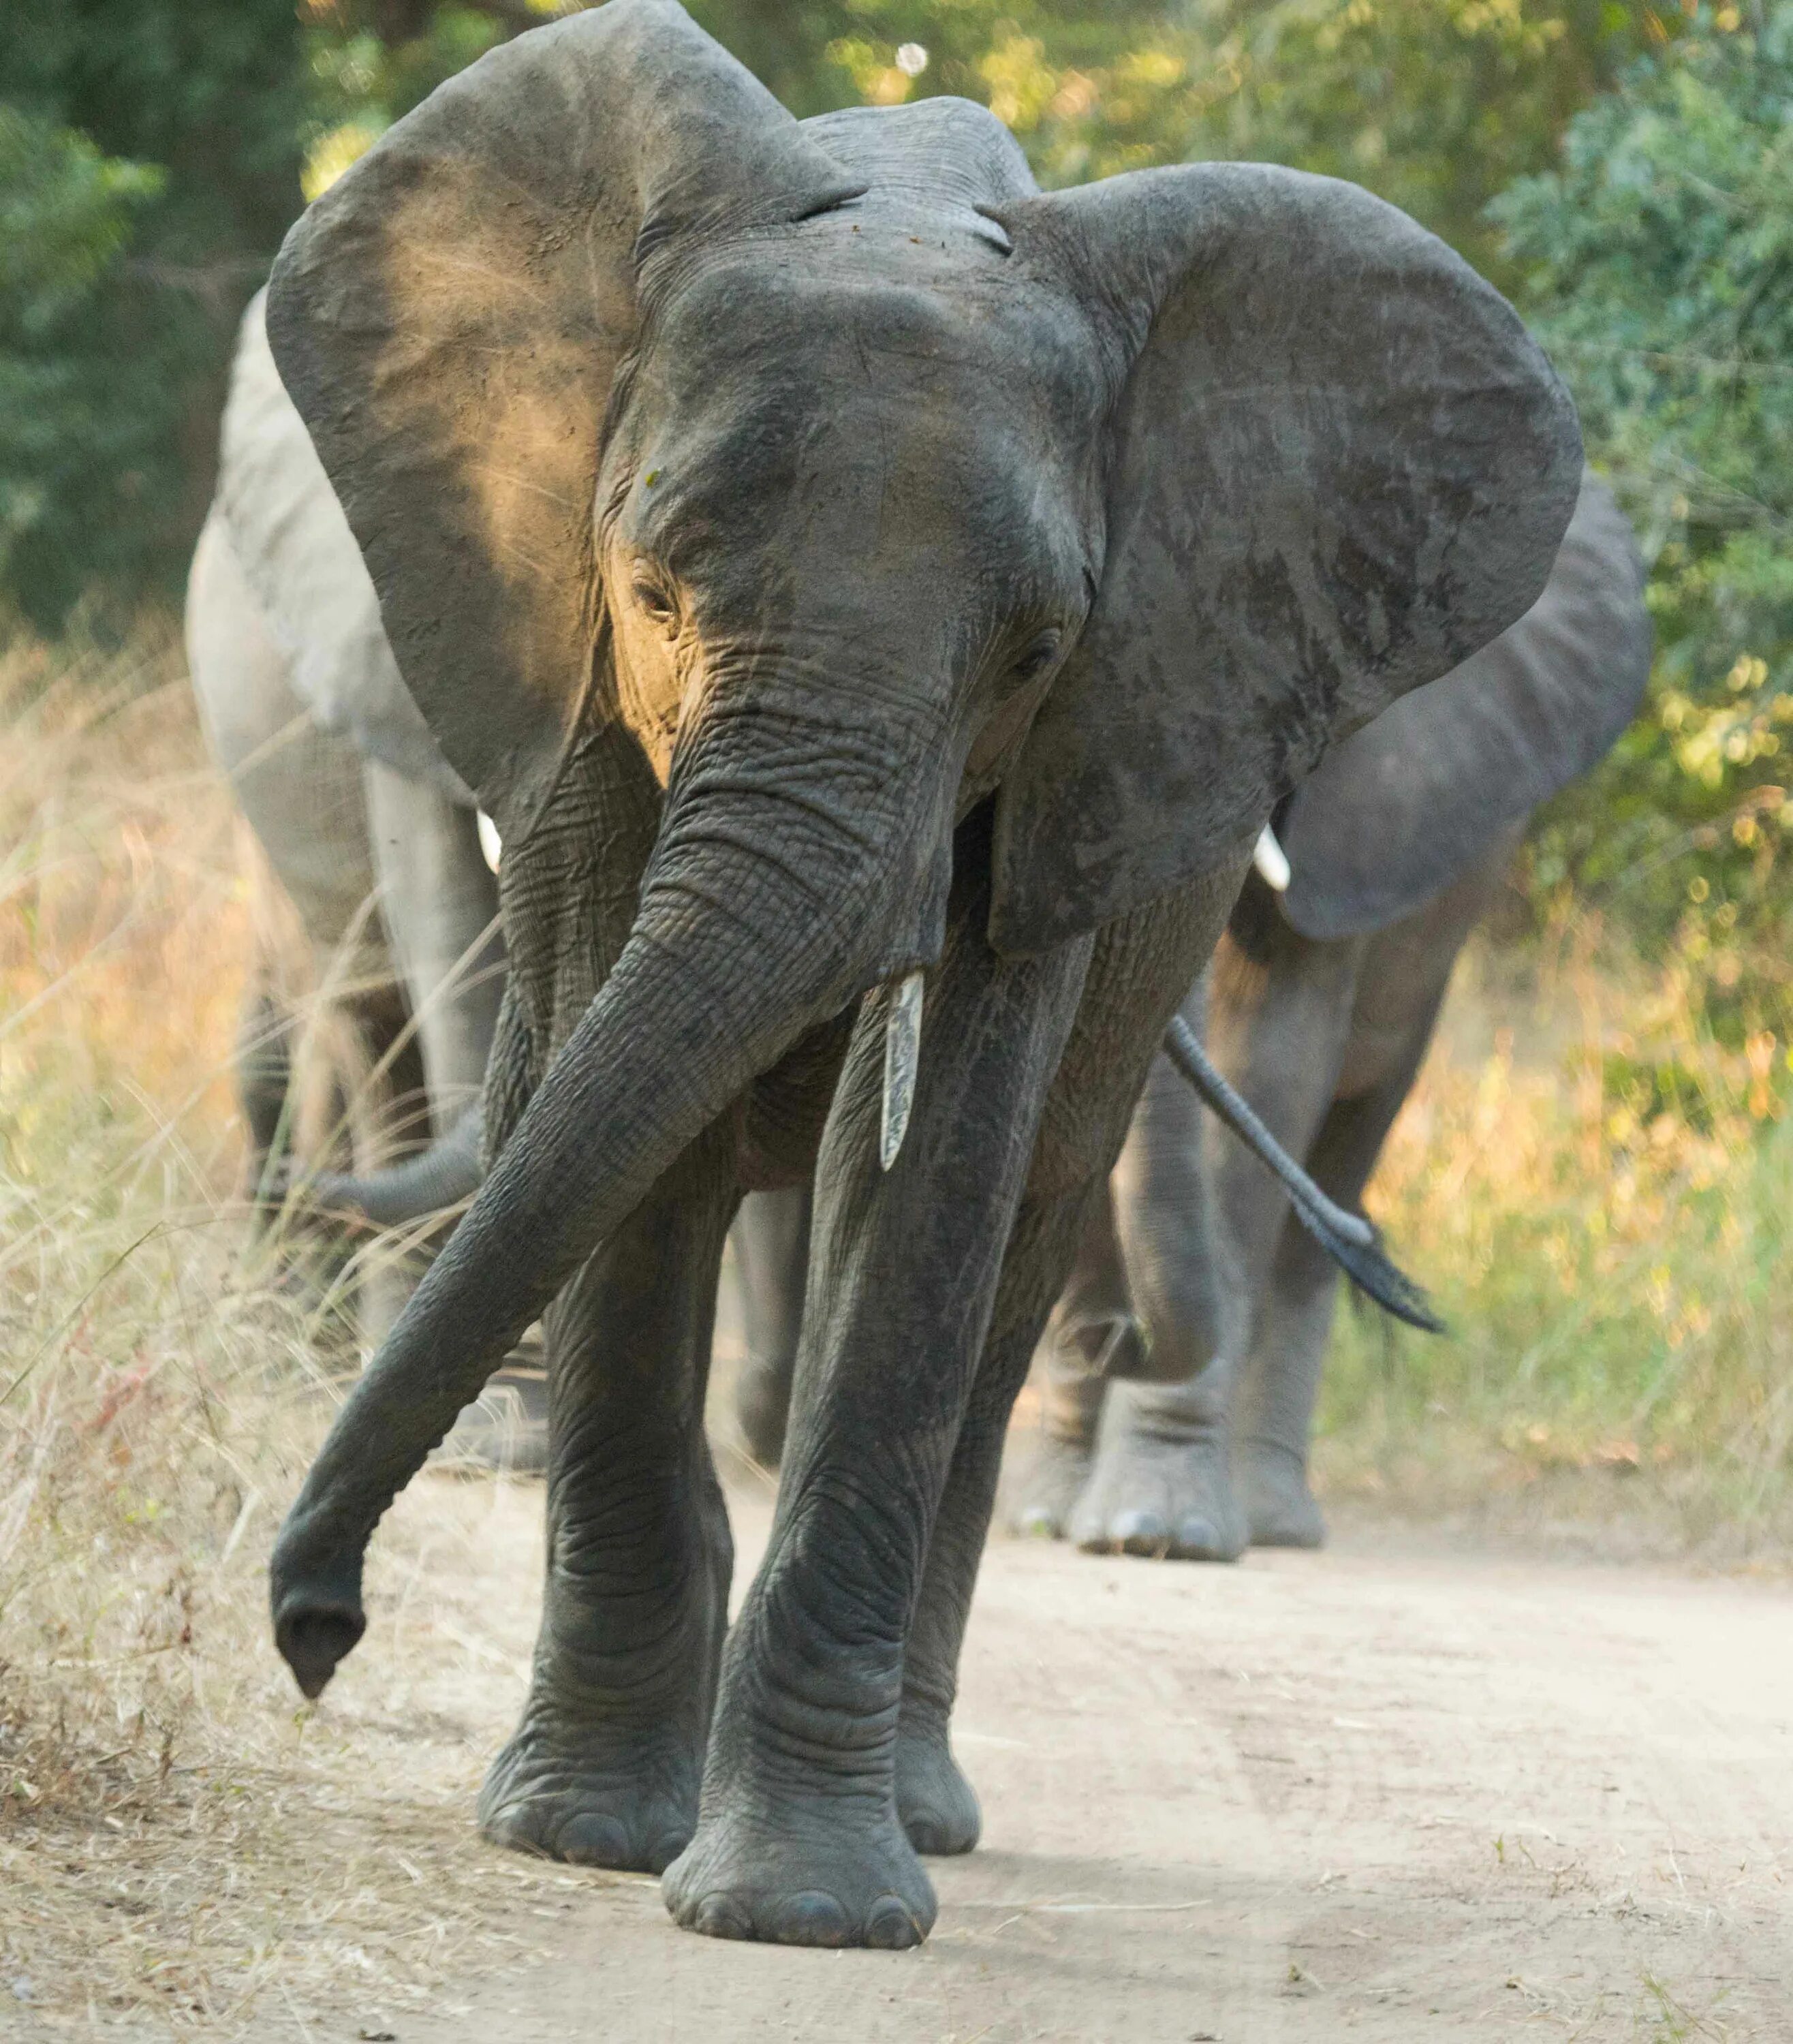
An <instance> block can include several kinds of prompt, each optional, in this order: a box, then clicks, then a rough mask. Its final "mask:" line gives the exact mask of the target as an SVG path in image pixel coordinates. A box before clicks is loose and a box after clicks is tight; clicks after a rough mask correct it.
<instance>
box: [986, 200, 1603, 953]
mask: <svg viewBox="0 0 1793 2044" xmlns="http://www.w3.org/2000/svg"><path fill="white" fill-rule="evenodd" d="M1001 217H1002V222H1003V225H1004V226H1005V227H1006V228H1007V229H1008V231H1009V232H1010V234H1011V236H1012V238H1013V240H1014V242H1015V248H1016V259H1017V260H1019V261H1020V262H1023V263H1025V264H1026V266H1027V268H1028V270H1029V271H1031V272H1033V273H1034V274H1035V275H1037V276H1039V277H1040V278H1041V279H1042V280H1043V281H1047V282H1058V283H1059V284H1060V285H1061V286H1063V287H1068V288H1069V290H1071V291H1072V292H1073V294H1075V295H1077V297H1079V298H1081V301H1082V302H1083V304H1084V306H1085V310H1086V312H1087V313H1088V315H1089V317H1090V318H1091V320H1092V323H1093V324H1094V325H1095V328H1096V332H1097V333H1098V335H1099V336H1101V337H1102V339H1103V340H1104V342H1105V343H1106V344H1107V345H1108V350H1109V354H1110V359H1112V360H1113V361H1115V363H1118V364H1120V365H1123V367H1121V369H1120V370H1119V374H1118V375H1117V384H1118V390H1117V397H1116V402H1115V410H1114V414H1113V418H1112V425H1111V426H1110V429H1109V430H1110V440H1109V450H1108V451H1109V462H1108V493H1107V494H1108V545H1107V555H1106V559H1105V563H1104V571H1103V574H1102V578H1101V582H1100V589H1099V590H1098V593H1097V595H1096V601H1095V604H1094V606H1093V608H1092V611H1091V613H1090V615H1089V617H1088V621H1087V623H1086V624H1085V628H1084V631H1083V634H1082V636H1081V639H1080V640H1079V642H1078V644H1077V647H1076V648H1075V650H1074V651H1073V653H1072V655H1071V656H1070V657H1069V659H1068V660H1067V662H1066V663H1065V667H1064V668H1063V670H1062V671H1061V673H1060V674H1059V677H1058V681H1057V682H1056V683H1055V685H1054V688H1053V690H1052V692H1051V694H1050V696H1049V697H1047V699H1046V702H1045V704H1044V705H1042V709H1041V710H1040V712H1039V716H1038V717H1036V719H1035V723H1034V726H1033V728H1032V730H1031V732H1029V734H1028V736H1027V740H1025V742H1024V743H1023V747H1022V748H1021V751H1020V753H1019V755H1018V757H1017V758H1016V762H1015V764H1014V766H1013V767H1012V769H1011V770H1010V773H1009V774H1008V778H1006V780H1005V781H1004V785H1003V786H1002V789H1001V790H1000V793H999V795H998V802H997V824H996V855H995V858H996V865H995V876H994V877H995V892H994V899H993V901H992V908H991V913H990V936H991V940H992V943H994V944H995V946H996V948H997V949H998V950H1000V951H1004V952H1007V953H1010V954H1012V955H1013V954H1019V955H1027V954H1029V953H1032V952H1035V951H1043V950H1046V949H1047V948H1049V947H1051V946H1053V945H1054V944H1057V943H1062V942H1064V941H1065V939H1069V938H1070V937H1073V936H1077V935H1079V934H1081V933H1082V932H1085V931H1088V930H1091V929H1093V928H1096V927H1098V926H1099V925H1100V924H1103V923H1105V922H1108V921H1110V920H1112V919H1113V918H1114V917H1115V916H1119V915H1122V914H1124V913H1127V911H1128V910H1129V909H1135V908H1137V907H1139V906H1141V905H1143V904H1145V903H1146V902H1148V901H1153V900H1155V899H1156V898H1158V897H1159V896H1161V895H1163V894H1165V893H1169V892H1170V891H1171V890H1172V889H1175V888H1177V887H1178V886H1181V885H1183V884H1184V883H1185V882H1188V881H1191V880H1192V879H1194V878H1196V877H1197V876H1199V875H1200V874H1204V873H1209V872H1213V871H1215V870H1219V869H1221V868H1223V867H1224V866H1227V865H1230V864H1237V865H1238V866H1241V867H1242V866H1243V864H1244V862H1245V859H1246V856H1247V855H1248V854H1249V852H1250V847H1251V845H1252V843H1253V841H1254V839H1255V838H1256V836H1257V832H1258V831H1259V830H1260V828H1261V826H1262V824H1263V823H1264V821H1265V818H1266V817H1267V816H1269V813H1270V812H1271V810H1272V809H1273V807H1274V806H1275V805H1276V804H1277V802H1278V801H1280V800H1281V798H1282V797H1284V796H1285V795H1286V794H1288V793H1290V792H1291V791H1292V790H1293V789H1294V788H1295V787H1296V786H1297V785H1298V784H1299V783H1300V782H1301V781H1302V780H1303V778H1304V777H1305V776H1306V775H1307V774H1309V773H1311V771H1312V770H1313V769H1314V767H1315V766H1316V765H1317V764H1318V763H1319V760H1320V758H1321V756H1322V755H1323V753H1324V751H1325V750H1326V747H1327V745H1328V744H1329V743H1331V742H1332V741H1333V740H1335V739H1338V738H1341V737H1342V736H1345V735H1346V733H1347V732H1350V731H1353V730H1355V729H1356V728H1358V727H1359V726H1360V725H1361V724H1366V723H1368V722H1369V720H1370V719H1371V718H1372V717H1375V716H1376V715H1377V714H1378V713H1379V712H1380V711H1381V710H1383V709H1385V708H1386V707H1387V706H1388V704H1390V703H1391V702H1392V701H1395V699H1396V697H1399V696H1402V695H1404V694H1406V693H1407V691H1408V690H1410V689H1415V688H1419V687H1420V686H1423V685H1424V684H1425V683H1426V682H1430V681H1434V680H1435V679H1437V678H1438V676H1440V675H1442V674H1446V673H1448V672H1449V670H1451V669H1452V668H1453V667H1456V666H1457V665H1458V663H1460V662H1461V661H1462V660H1464V659H1465V658H1467V657H1468V655H1469V654H1471V653H1472V652H1474V651H1476V650H1477V649H1478V648H1480V647H1482V646H1484V645H1486V644H1488V641H1489V640H1492V639H1493V638H1495V637H1496V636H1498V635H1499V633H1500V632H1503V630H1505V628H1507V626H1508V625H1509V624H1511V623H1512V622H1513V621H1515V619H1516V618H1518V617H1520V616H1521V615H1522V613H1524V612H1525V611H1526V609H1529V608H1530V605H1531V604H1532V603H1533V601H1534V600H1535V599H1536V597H1538V594H1539V593H1540V591H1541V590H1542V589H1543V587H1544V585H1545V581H1546V580H1547V579H1548V578H1549V573H1550V568H1551V564H1552V563H1553V560H1554V559H1555V558H1556V554H1557V544H1558V542H1559V541H1560V540H1561V538H1562V536H1563V532H1564V530H1565V528H1566V526H1567V525H1568V521H1569V516H1570V513H1571V512H1572V509H1573V508H1574V505H1575V501H1576V489H1577V486H1578V485H1579V482H1580V474H1581V439H1580V432H1579V430H1578V428H1577V427H1576V420H1575V413H1574V408H1573V406H1572V404H1571V403H1570V401H1569V398H1568V394H1567V392H1566V391H1565V390H1564V388H1563V386H1562V385H1561V382H1559V381H1558V379H1557V376H1556V375H1555V373H1554V372H1553V371H1552V369H1551V367H1550V366H1549V363H1548V362H1547V361H1546V360H1545V357H1544V355H1543V354H1542V351H1541V350H1540V349H1539V348H1538V346H1537V344H1536V343H1535V342H1534V341H1533V340H1531V338H1530V336H1529V335H1528V334H1527V333H1526V331H1525V328H1523V326H1522V325H1521V324H1520V322H1519V320H1518V316H1517V315H1516V314H1515V313H1514V311H1513V310H1512V308H1511V306H1510V305H1507V302H1506V301H1505V300H1504V299H1503V298H1502V297H1501V296H1500V295H1499V293H1498V292H1497V291H1495V290H1494V289H1493V288H1492V286H1489V285H1488V284H1487V283H1485V282H1484V281H1483V280H1482V279H1480V277H1478V276H1477V275H1476V273H1475V272H1474V271H1472V270H1471V269H1470V268H1469V266H1468V265H1467V264H1466V263H1464V262H1463V261H1462V260H1461V259H1460V258H1459V257H1457V255H1453V253H1452V252H1451V251H1450V250H1449V248H1446V246H1445V244H1443V243H1442V242H1441V241H1439V240H1437V239H1436V237H1435V236H1432V235H1430V234H1428V233H1426V232H1425V231H1424V229H1422V228H1420V227H1419V226H1418V225H1415V222H1414V221H1411V220H1410V219H1408V218H1407V216H1406V215H1405V214H1404V213H1399V212H1398V211H1397V210H1396V209H1395V208H1393V207H1392V206H1387V205H1385V204H1384V203H1383V202H1381V201H1380V200H1379V199H1376V198H1372V197H1371V196H1370V195H1369V194H1368V193H1367V192H1364V191H1361V190H1359V189H1358V188H1357V186H1353V185H1347V184H1342V183H1338V182H1336V181H1334V180H1333V179H1325V178H1314V177H1308V176H1306V175H1303V174H1302V173H1300V172H1298V171H1284V170H1278V169H1274V168H1272V167H1267V166H1265V165H1261V164H1250V163H1243V164H1203V165H1196V166H1191V167H1186V168H1183V169H1180V170H1172V171H1139V172H1135V173H1131V174H1129V175H1125V176H1122V177H1118V178H1112V179H1106V180H1104V182H1102V183H1098V184H1094V185H1088V186H1082V187H1081V188H1080V189H1078V190H1074V191H1069V192H1060V193H1054V194H1046V195H1044V196H1042V197H1041V198H1034V199H1027V200H1024V201H1021V202H1018V203H1016V204H1015V205H1013V206H1008V207H1005V208H1004V209H1003V211H1002V216H1001ZM1128 364H1130V365H1131V367H1130V368H1129V367H1126V366H1125V365H1128Z"/></svg>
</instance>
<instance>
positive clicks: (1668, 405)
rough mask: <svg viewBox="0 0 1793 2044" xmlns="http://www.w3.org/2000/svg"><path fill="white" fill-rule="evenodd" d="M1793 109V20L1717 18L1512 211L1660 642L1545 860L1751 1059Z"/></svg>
mask: <svg viewBox="0 0 1793 2044" xmlns="http://www.w3.org/2000/svg"><path fill="white" fill-rule="evenodd" d="M1790 116H1793V7H1790V6H1779V7H1775V8H1772V9H1770V10H1768V11H1766V12H1765V13H1764V14H1763V15H1762V17H1760V27H1759V29H1758V28H1755V27H1747V28H1746V27H1745V26H1743V25H1741V21H1740V17H1739V16H1738V13H1737V10H1736V9H1735V8H1734V7H1724V8H1721V9H1720V10H1718V12H1717V13H1711V12H1709V11H1707V10H1700V11H1699V13H1696V14H1695V15H1694V16H1693V17H1692V18H1691V21H1689V22H1688V23H1687V27H1686V29H1685V33H1684V34H1683V35H1681V36H1680V38H1679V39H1678V40H1676V41H1674V42H1672V43H1671V44H1668V45H1667V46H1666V47H1664V48H1662V49H1661V50H1659V51H1658V52H1656V53H1655V54H1653V55H1652V56H1648V57H1646V58H1645V59H1643V60H1641V61H1639V62H1638V63H1636V64H1635V65H1634V67H1632V68H1631V69H1630V71H1628V72H1627V73H1626V76H1625V78H1624V79H1623V81H1622V83H1621V84H1620V86H1618V89H1617V90H1614V91H1613V92H1611V93H1610V94H1607V95H1605V96H1603V98H1599V99H1598V100H1596V101H1595V102H1594V103H1593V104H1592V105H1591V106H1589V107H1588V109H1586V110H1585V111H1584V113H1580V114H1579V115H1578V116H1577V117H1576V119H1575V120H1574V121H1572V123H1571V124H1570V125H1569V129H1568V136H1567V140H1566V143H1565V148H1564V151H1563V157H1562V162H1561V167H1559V168H1557V170H1555V171H1551V172H1549V173H1548V174H1546V175H1539V176H1535V177H1531V178H1528V179H1523V180H1522V181H1520V182H1519V183H1517V184H1515V186H1513V188H1512V189H1511V190H1510V191H1509V192H1507V194H1505V195H1504V196H1503V198H1500V199H1499V201H1498V202H1496V204H1495V207H1494V209H1493V217H1494V218H1495V221H1497V222H1498V224H1499V225H1500V226H1501V228H1502V229H1503V230H1504V232H1505V233H1506V235H1507V245H1508V248H1509V251H1510V253H1511V257H1512V259H1513V260H1514V261H1515V263H1516V264H1518V266H1519V267H1520V271H1521V275H1522V292H1523V301H1522V302H1523V303H1524V305H1525V307H1526V310H1527V312H1528V313H1529V314H1530V317H1531V319H1532V321H1533V323H1534V326H1535V327H1536V328H1537V329H1538V332H1540V333H1541V335H1542V337H1543V338H1544V340H1545V342H1546V344H1547V345H1548V346H1549V348H1550V349H1551V351H1552V352H1553V355H1554V357H1555V359H1556V360H1557V364H1558V366H1559V367H1561V370H1562V371H1563V372H1564V374H1565V376H1567V378H1568V380H1569V382H1570V383H1571V385H1572V387H1573V389H1574V390H1575V394H1576V399H1577V401H1578V402H1579V404H1580V409H1581V417H1582V425H1583V428H1584V432H1585V434H1586V436H1587V440H1588V449H1589V451H1590V454H1591V456H1592V458H1593V459H1594V460H1595V462H1596V463H1598V464H1599V466H1600V467H1603V468H1604V469H1605V470H1606V471H1607V472H1608V473H1609V474H1611V477H1612V478H1613V480H1614V483H1615V485H1616V486H1617V487H1618V490H1619V493H1620V494H1621V496H1622V498H1623V499H1624V501H1625V502H1626V505H1627V507H1628V509H1630V512H1631V513H1632V515H1633V517H1634V519H1635V520H1636V521H1637V523H1638V528H1639V531H1640V534H1641V537H1642V539H1643V541H1644V544H1645V552H1646V555H1647V557H1648V558H1649V560H1650V563H1651V581H1650V591H1649V600H1650V606H1651V609H1652V611H1653V614H1654V617H1655V620H1656V626H1657V661H1656V671H1655V677H1654V683H1653V690H1652V694H1651V696H1650V699H1649V705H1648V708H1647V710H1646V713H1645V716H1644V717H1642V719H1641V720H1640V721H1639V722H1638V724H1637V725H1635V726H1634V728H1633V729H1632V731H1631V732H1630V734H1629V735H1628V736H1626V739H1625V740H1623V741H1622V743H1620V745H1619V747H1618V750H1617V751H1616V752H1615V753H1614V755H1613V757H1612V759H1611V760H1610V761H1609V762H1608V763H1607V766H1606V767H1605V768H1604V769H1603V770H1601V771H1600V772H1599V774H1596V775H1595V777H1594V778H1593V779H1592V781H1591V782H1589V783H1588V784H1587V785H1586V786H1584V787H1583V788H1582V789H1580V790H1576V791H1574V792H1572V793H1571V794H1570V795H1569V796H1568V797H1566V798H1565V800H1564V801H1563V802H1562V803H1561V804H1560V805H1558V807H1557V810H1556V811H1555V813H1554V814H1553V816H1552V817H1551V819H1550V820H1549V824H1548V825H1547V827H1546V828H1545V830H1544V831H1543V832H1542V833H1541V834H1540V835H1539V836H1538V839H1537V840H1536V842H1535V843H1534V848H1533V854H1532V874H1533V880H1534V898H1536V899H1538V901H1541V902H1542V903H1544V904H1545V905H1546V907H1547V908H1548V906H1549V903H1550V902H1551V901H1552V900H1554V901H1555V902H1556V904H1557V909H1558V910H1559V912H1561V910H1563V909H1566V908H1567V906H1568V902H1569V901H1570V898H1571V895H1572V891H1573V890H1576V889H1580V890H1590V889H1591V891H1592V894H1593V897H1594V898H1595V899H1597V900H1599V901H1602V902H1603V903H1604V904H1605V905H1607V907H1608V909H1609V910H1610V912H1611V913H1612V914H1614V915H1615V916H1618V917H1619V918H1621V919H1622V920H1623V921H1624V922H1626V924H1628V925H1629V927H1630V928H1631V930H1632V931H1633V932H1634V934H1635V935H1636V936H1638V939H1640V940H1641V942H1643V943H1645V944H1646V945H1647V946H1650V947H1655V948H1657V950H1659V951H1675V952H1678V953H1679V954H1680V955H1683V956H1684V957H1685V958H1686V959H1687V960H1688V961H1689V962H1690V963H1691V964H1692V965H1694V966H1697V967H1699V969H1701V970H1703V972H1704V973H1705V974H1706V976H1707V978H1708V980H1709V982H1710V989H1711V993H1712V997H1713V1000H1714V1009H1715V1013H1716V1015H1717V1017H1718V1022H1719V1025H1720V1027H1721V1029H1722V1032H1727V1033H1728V1035H1729V1036H1730V1039H1731V1040H1733V1041H1741V1040H1742V1039H1743V1038H1744V1037H1745V1035H1749V1034H1750V1033H1751V1032H1756V1031H1759V1030H1760V1028H1762V1027H1763V1026H1764V1023H1766V1022H1768V1021H1772V1020H1776V1018H1777V1016H1780V1013H1781V1012H1782V1011H1783V1009H1784V1006H1785V993H1784V989H1785V986H1786V983H1787V968H1786V964H1785V961H1786V959H1787V957H1788V956H1789V949H1790V946H1789V939H1793V922H1790V920H1789V911H1788V902H1787V889H1786V886H1785V884H1784V879H1783V860H1784V859H1785V857H1786V841H1787V833H1788V832H1789V831H1790V830H1793V807H1789V806H1788V805H1787V801H1786V799H1785V797H1786V790H1785V788H1784V786H1783V782H1784V781H1785V778H1786V776H1785V774H1784V772H1783V757H1782V748H1783V745H1785V744H1787V742H1788V739H1787V733H1788V730H1789V727H1790V726H1793V556H1790V555H1789V550H1788V540H1789V538H1790V536H1793V528H1790V524H1789V521H1790V519H1793V205H1790V203H1789V201H1790V199H1793V125H1790ZM1786 1033H1787V1032H1786V1029H1785V1028H1784V1026H1783V1028H1782V1029H1781V1035H1782V1036H1783V1038H1784V1036H1785V1035H1786Z"/></svg>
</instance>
